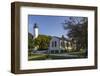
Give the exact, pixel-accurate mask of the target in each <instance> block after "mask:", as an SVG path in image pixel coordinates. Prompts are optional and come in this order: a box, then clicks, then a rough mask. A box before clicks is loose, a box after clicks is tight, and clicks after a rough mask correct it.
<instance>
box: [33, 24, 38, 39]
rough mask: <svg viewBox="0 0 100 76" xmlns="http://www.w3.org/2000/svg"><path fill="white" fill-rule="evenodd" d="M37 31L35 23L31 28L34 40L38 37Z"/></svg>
mask: <svg viewBox="0 0 100 76" xmlns="http://www.w3.org/2000/svg"><path fill="white" fill-rule="evenodd" d="M38 31H39V30H38V26H37V23H35V24H34V26H33V34H34V37H33V38H34V39H35V38H37V37H38V35H39V34H38Z"/></svg>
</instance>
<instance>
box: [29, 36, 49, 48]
mask: <svg viewBox="0 0 100 76" xmlns="http://www.w3.org/2000/svg"><path fill="white" fill-rule="evenodd" d="M50 39H51V37H50V36H46V35H39V36H38V37H37V38H35V39H33V38H31V37H30V36H29V37H28V48H29V49H34V48H35V47H37V49H38V50H46V49H48V47H49V43H50Z"/></svg>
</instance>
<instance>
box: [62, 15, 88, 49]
mask: <svg viewBox="0 0 100 76" xmlns="http://www.w3.org/2000/svg"><path fill="white" fill-rule="evenodd" d="M87 20H88V19H87V18H86V17H69V19H68V20H67V21H66V20H65V22H64V23H63V27H64V29H65V30H67V31H68V33H67V36H68V37H69V38H72V39H75V40H76V42H77V50H80V49H81V48H87V36H88V35H87V31H88V27H87V25H88V21H87Z"/></svg>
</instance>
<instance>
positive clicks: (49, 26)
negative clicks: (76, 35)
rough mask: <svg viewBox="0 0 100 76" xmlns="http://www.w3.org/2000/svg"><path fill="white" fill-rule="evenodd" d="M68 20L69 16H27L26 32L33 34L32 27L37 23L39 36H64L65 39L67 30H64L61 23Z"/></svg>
mask: <svg viewBox="0 0 100 76" xmlns="http://www.w3.org/2000/svg"><path fill="white" fill-rule="evenodd" d="M79 18H80V17H79ZM68 19H69V16H46V15H29V16H28V32H30V33H32V34H33V26H34V24H35V23H37V25H38V27H39V34H42V35H49V36H57V37H61V36H62V35H64V36H65V37H67V30H64V28H63V24H62V23H64V21H65V20H68Z"/></svg>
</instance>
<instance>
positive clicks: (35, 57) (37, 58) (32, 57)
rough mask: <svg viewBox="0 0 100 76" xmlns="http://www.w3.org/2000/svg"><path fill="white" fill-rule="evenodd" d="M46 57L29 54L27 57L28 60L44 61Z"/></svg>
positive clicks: (45, 55)
mask: <svg viewBox="0 0 100 76" xmlns="http://www.w3.org/2000/svg"><path fill="white" fill-rule="evenodd" d="M47 57H48V55H47V54H31V55H29V56H28V60H45V59H46V58H47Z"/></svg>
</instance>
